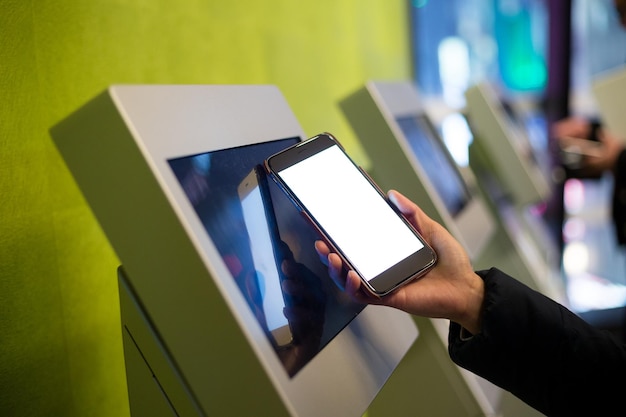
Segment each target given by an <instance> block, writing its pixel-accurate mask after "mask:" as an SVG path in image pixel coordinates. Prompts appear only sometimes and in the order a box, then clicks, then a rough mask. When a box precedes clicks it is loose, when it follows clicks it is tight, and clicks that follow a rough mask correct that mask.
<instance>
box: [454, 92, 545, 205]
mask: <svg viewBox="0 0 626 417" xmlns="http://www.w3.org/2000/svg"><path fill="white" fill-rule="evenodd" d="M465 98H466V100H467V117H468V119H469V123H470V125H471V128H472V130H473V132H474V142H481V145H482V147H483V148H484V149H485V152H488V153H489V158H490V160H491V163H492V164H493V167H494V169H495V170H496V173H497V175H498V178H500V179H501V181H502V183H503V185H504V187H505V191H506V192H507V193H508V195H510V197H511V199H512V201H513V202H514V203H515V205H516V206H518V207H525V206H527V205H529V204H533V203H539V202H543V201H545V200H546V199H547V198H548V197H549V196H550V192H551V190H550V184H549V183H548V181H547V180H546V178H545V177H544V174H543V172H542V171H541V169H540V168H539V166H537V164H536V162H535V161H533V157H534V155H533V154H532V148H531V146H530V144H529V143H528V140H527V138H525V137H524V135H523V133H522V132H521V131H519V129H518V128H517V127H516V126H515V125H514V124H513V123H511V122H510V120H509V118H508V116H507V114H506V112H505V110H504V108H502V106H501V104H500V102H499V99H498V97H497V96H496V94H495V92H494V91H493V90H492V88H491V87H490V86H489V85H488V84H486V83H481V84H477V85H475V86H473V87H471V88H469V89H467V91H466V92H465Z"/></svg>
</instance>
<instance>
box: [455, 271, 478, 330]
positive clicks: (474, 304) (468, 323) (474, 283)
mask: <svg viewBox="0 0 626 417" xmlns="http://www.w3.org/2000/svg"><path fill="white" fill-rule="evenodd" d="M472 274H473V279H471V280H470V282H471V285H470V289H469V291H468V292H467V297H466V300H465V301H466V302H465V308H464V310H463V311H462V313H461V315H460V317H459V319H458V320H455V321H456V322H457V323H458V324H460V325H461V326H462V327H463V328H464V329H466V330H467V331H468V332H470V333H471V334H478V333H480V330H481V327H482V315H483V302H484V300H485V283H484V281H483V279H482V278H481V277H480V276H479V275H478V274H476V273H474V272H472Z"/></svg>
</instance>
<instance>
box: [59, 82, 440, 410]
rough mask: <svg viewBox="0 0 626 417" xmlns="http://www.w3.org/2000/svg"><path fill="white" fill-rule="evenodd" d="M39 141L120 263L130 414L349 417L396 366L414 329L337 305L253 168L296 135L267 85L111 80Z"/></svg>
mask: <svg viewBox="0 0 626 417" xmlns="http://www.w3.org/2000/svg"><path fill="white" fill-rule="evenodd" d="M51 135H52V137H53V139H54V142H55V144H56V146H57V148H58V150H59V151H60V153H61V155H62V157H63V158H64V160H65V161H66V163H67V166H68V167H69V170H70V171H71V172H72V174H73V175H74V178H75V180H76V182H77V183H78V185H79V187H80V189H81V191H82V193H83V194H84V196H85V198H86V200H87V202H88V203H89V205H90V206H91V208H92V209H93V212H94V213H95V215H96V218H97V220H98V221H99V223H100V225H101V226H102V228H103V230H104V232H105V234H106V235H107V237H108V239H109V240H110V243H111V245H112V246H113V248H114V250H115V251H116V253H117V255H118V257H119V259H120V261H121V263H122V266H121V267H120V269H119V271H118V276H119V290H120V304H121V316H122V333H123V343H124V354H125V361H126V370H127V379H128V387H129V400H130V408H131V413H132V415H133V416H148V415H149V416H252V415H271V416H283V415H284V416H287V415H290V416H311V417H313V416H361V415H362V414H363V413H364V412H365V411H366V410H367V409H368V407H369V405H370V403H371V402H372V401H373V400H374V398H375V397H376V395H377V394H378V392H379V391H380V390H381V388H382V386H383V385H384V384H385V382H386V381H388V380H389V379H390V377H391V380H393V379H394V378H396V379H397V378H398V377H397V376H396V375H393V376H392V373H393V372H394V370H395V369H396V368H397V367H398V366H399V365H400V364H401V367H402V366H404V367H406V365H405V364H404V363H401V361H402V358H403V357H404V356H405V354H406V353H407V352H408V351H409V350H410V349H412V346H413V345H414V342H415V340H416V339H417V338H418V328H417V326H416V325H415V322H414V321H413V319H412V318H411V317H409V316H408V315H407V314H405V313H402V312H400V311H397V310H393V309H390V308H386V307H380V306H363V305H359V304H355V303H354V302H353V301H351V300H350V299H348V298H347V297H346V296H345V294H343V293H342V292H341V290H339V289H338V288H337V287H336V286H335V285H334V284H333V283H332V281H331V279H330V278H329V277H328V275H327V271H326V268H325V267H324V266H323V265H322V264H321V262H320V261H319V258H318V257H317V254H316V253H315V249H314V245H313V242H314V241H315V239H317V238H318V236H317V235H316V232H315V230H314V229H313V228H312V227H311V226H310V225H309V224H308V223H307V222H306V221H305V220H304V219H303V218H302V216H301V215H300V214H299V213H298V211H297V209H295V207H294V206H293V205H292V204H291V203H290V201H288V199H287V198H286V196H285V195H284V194H283V193H282V192H281V191H280V190H278V189H277V188H276V186H275V185H274V184H273V183H271V182H268V181H267V180H266V179H265V177H264V176H263V172H262V171H261V170H259V165H260V164H262V163H263V161H264V159H265V158H267V157H268V156H269V155H271V154H272V153H275V152H277V151H279V150H281V149H283V148H285V147H287V146H289V145H291V144H294V143H296V142H298V141H301V140H303V139H304V138H305V135H304V134H303V132H302V129H301V127H300V126H299V124H298V122H297V120H296V117H295V116H294V115H293V113H292V111H291V109H290V108H289V106H288V104H287V103H286V101H285V99H284V98H283V96H282V94H281V93H280V91H279V90H278V89H277V88H276V87H274V86H262V85H257V86H210V85H185V86H181V85H117V86H112V87H110V88H108V89H106V90H105V91H104V92H102V93H101V94H99V95H98V96H96V97H95V98H93V99H92V100H91V101H89V102H88V103H86V104H85V105H84V106H82V107H81V108H79V109H78V110H76V111H75V112H74V113H73V114H71V115H69V116H68V117H67V118H66V119H64V120H62V121H61V122H59V123H58V124H57V125H55V126H54V127H53V128H52V129H51ZM261 189H262V190H261ZM114 276H115V271H111V277H112V279H114ZM103 343H106V341H103ZM429 372H430V370H428V371H424V369H420V368H419V367H418V368H416V369H412V370H410V372H408V371H405V374H408V375H411V376H412V377H414V378H416V379H420V380H425V381H426V380H428V378H429ZM400 377H402V374H401V375H400ZM437 378H438V376H437V375H434V376H433V380H437ZM406 383H407V382H404V383H402V382H401V383H400V385H403V384H406ZM426 395H428V394H426ZM404 401H405V403H409V402H412V401H414V397H413V398H405V399H404ZM395 406H397V407H400V408H401V407H402V406H403V404H401V403H398V402H396V404H394V405H392V406H391V409H393V407H395Z"/></svg>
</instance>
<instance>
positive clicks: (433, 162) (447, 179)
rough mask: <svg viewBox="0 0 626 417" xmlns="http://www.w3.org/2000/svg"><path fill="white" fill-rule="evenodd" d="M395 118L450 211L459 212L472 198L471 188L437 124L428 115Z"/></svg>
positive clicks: (451, 212)
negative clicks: (438, 136)
mask: <svg viewBox="0 0 626 417" xmlns="http://www.w3.org/2000/svg"><path fill="white" fill-rule="evenodd" d="M396 121H397V123H398V125H399V126H400V128H401V129H402V133H404V135H405V137H406V139H407V141H408V142H409V145H410V146H411V150H412V151H413V154H414V155H415V157H416V158H417V160H418V162H419V164H420V166H421V167H422V168H423V169H424V171H426V175H428V178H429V180H430V182H431V183H432V184H433V187H434V188H435V190H436V192H437V193H438V194H439V197H440V198H441V199H442V200H443V203H444V205H445V206H446V209H447V210H448V213H450V215H451V216H456V215H457V214H458V213H460V212H461V211H462V210H463V208H465V206H466V205H467V203H468V202H469V200H470V192H469V190H468V189H467V186H466V184H465V181H464V180H463V177H461V175H460V173H459V170H458V168H457V167H456V166H455V162H454V160H453V159H452V158H451V157H450V155H449V154H448V153H447V151H446V149H445V148H444V147H443V146H444V144H443V142H442V141H440V140H439V139H438V138H437V133H436V131H435V130H434V127H433V126H432V124H431V123H430V122H429V121H428V120H427V119H426V117H425V116H407V117H398V118H397V119H396Z"/></svg>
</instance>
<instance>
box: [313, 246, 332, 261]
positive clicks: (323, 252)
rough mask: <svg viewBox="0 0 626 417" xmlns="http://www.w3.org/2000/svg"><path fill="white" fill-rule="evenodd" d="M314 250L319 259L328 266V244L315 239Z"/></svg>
mask: <svg viewBox="0 0 626 417" xmlns="http://www.w3.org/2000/svg"><path fill="white" fill-rule="evenodd" d="M315 251H316V252H317V255H318V256H319V258H320V261H321V262H322V263H323V264H324V265H326V266H328V255H329V254H330V249H329V248H328V245H327V244H326V243H325V242H324V241H321V240H317V241H315Z"/></svg>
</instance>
